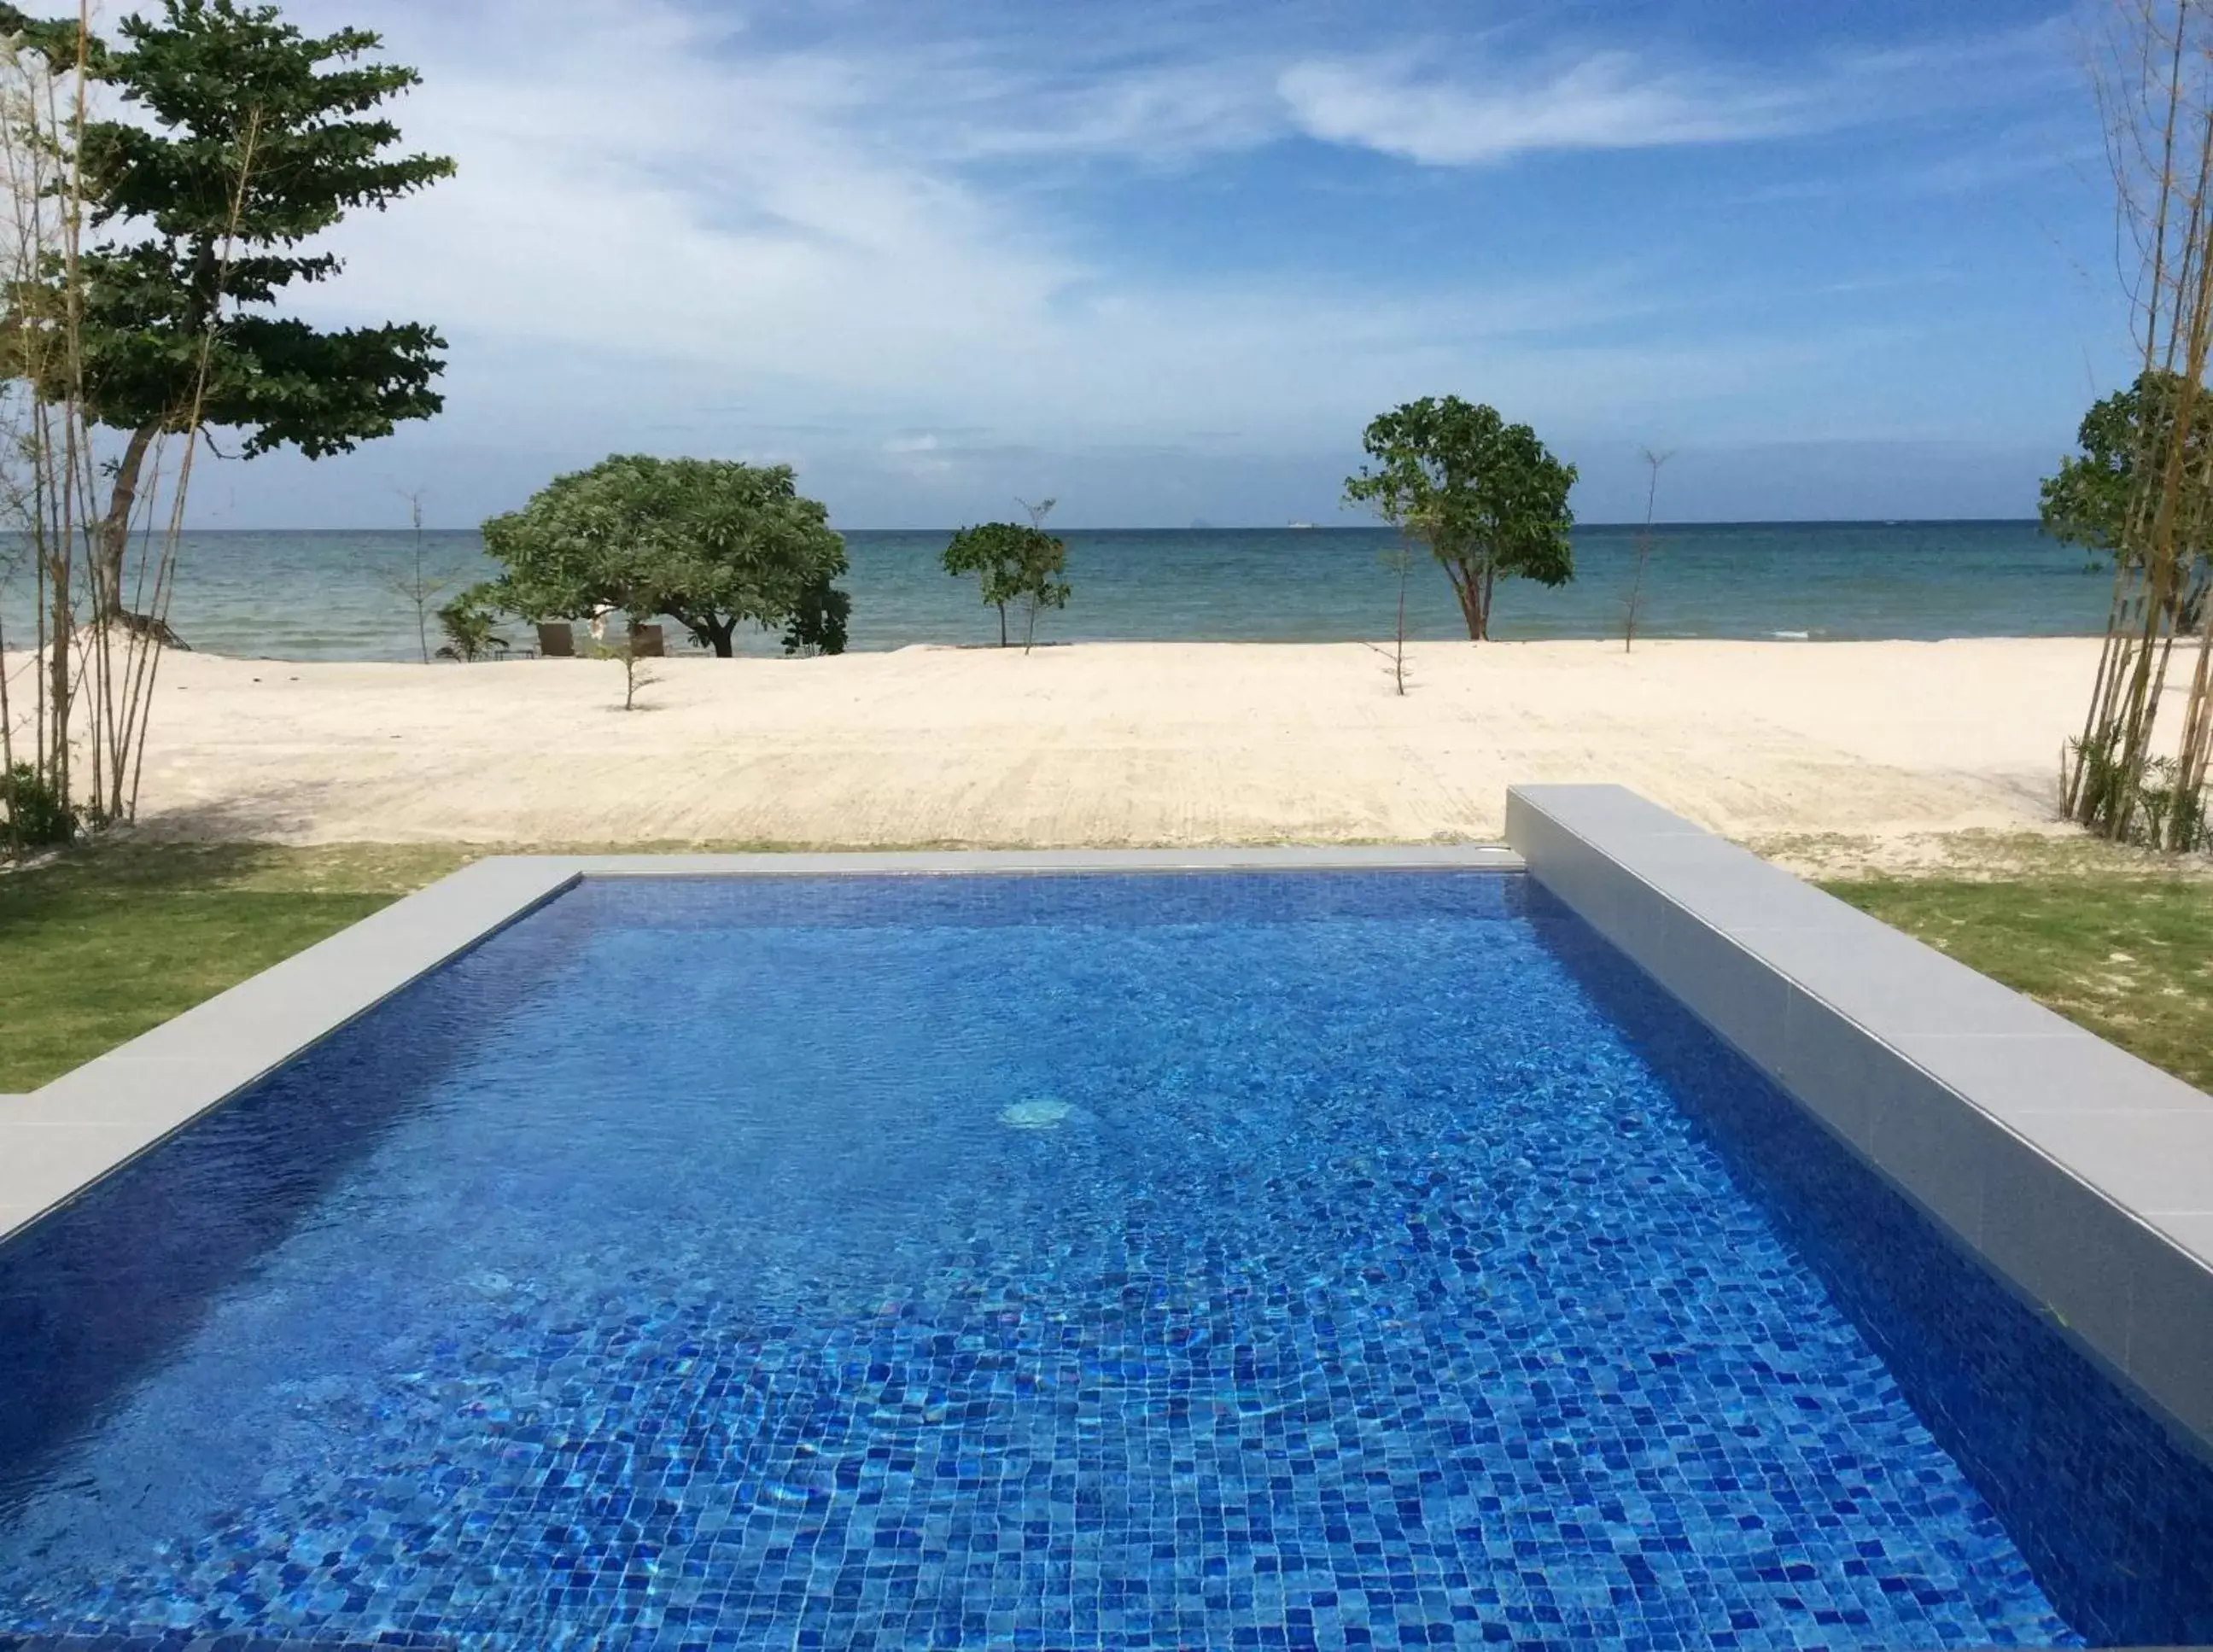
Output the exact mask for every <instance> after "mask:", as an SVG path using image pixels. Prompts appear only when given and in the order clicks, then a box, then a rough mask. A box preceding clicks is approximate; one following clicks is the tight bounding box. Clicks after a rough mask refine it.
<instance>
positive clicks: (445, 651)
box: [438, 585, 507, 661]
mask: <svg viewBox="0 0 2213 1652" xmlns="http://www.w3.org/2000/svg"><path fill="white" fill-rule="evenodd" d="M498 624H499V615H498V612H497V610H496V609H494V608H493V607H492V606H491V586H489V585H472V586H470V587H469V588H468V589H467V590H466V591H463V592H462V593H461V594H460V595H459V596H457V597H455V598H454V600H452V601H451V602H448V604H446V606H445V607H442V608H441V609H439V610H438V629H439V630H441V631H444V632H445V633H446V646H445V647H443V648H442V649H439V650H438V657H439V658H440V659H441V660H461V661H469V660H481V659H483V658H484V657H485V655H487V654H490V653H491V652H492V651H493V650H494V649H503V648H505V647H506V646H507V638H505V637H497V636H494V635H493V634H492V633H493V627H494V626H496V625H498Z"/></svg>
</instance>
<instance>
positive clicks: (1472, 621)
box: [1445, 562, 1483, 643]
mask: <svg viewBox="0 0 2213 1652" xmlns="http://www.w3.org/2000/svg"><path fill="white" fill-rule="evenodd" d="M1445 577H1446V578H1448V579H1449V580H1450V581H1452V588H1453V594H1454V596H1455V597H1457V598H1459V599H1460V619H1462V620H1463V621H1464V622H1466V625H1467V640H1468V641H1469V642H1471V643H1480V642H1481V641H1482V640H1483V594H1482V591H1481V589H1480V588H1478V586H1477V584H1476V582H1475V570H1473V569H1472V568H1470V567H1469V566H1468V565H1467V564H1466V563H1464V562H1448V563H1447V564H1445Z"/></svg>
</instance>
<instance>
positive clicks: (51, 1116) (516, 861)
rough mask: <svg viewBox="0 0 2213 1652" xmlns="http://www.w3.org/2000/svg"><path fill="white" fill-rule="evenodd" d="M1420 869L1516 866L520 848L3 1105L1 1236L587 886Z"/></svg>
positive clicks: (1106, 855) (1286, 851) (1415, 857)
mask: <svg viewBox="0 0 2213 1652" xmlns="http://www.w3.org/2000/svg"><path fill="white" fill-rule="evenodd" d="M1331 868H1338V869H1358V868H1372V869H1388V868H1397V869H1424V868H1466V869H1477V870H1486V871H1500V872H1510V871H1519V870H1520V869H1521V859H1520V857H1519V856H1515V855H1514V854H1513V853H1511V852H1510V851H1509V850H1503V849H1501V848H1499V847H1497V845H1495V844H1395V845H1382V846H1373V847H1371V846H1366V845H1345V846H1321V847H1260V848H1230V849H1121V850H915V851H905V852H896V853H881V854H880V853H850V854H759V855H516V856H491V857H488V858H486V859H485V860H481V861H477V862H475V863H472V864H471V865H468V866H466V867H464V868H463V869H461V870H460V871H458V872H456V873H454V874H453V875H451V876H450V877H447V878H444V879H442V880H441V881H439V882H437V883H435V884H433V885H431V886H430V887H429V888H427V889H424V890H421V891H419V892H418V893H415V894H412V895H409V896H407V897H406V898H405V899H401V900H399V901H396V902H394V903H393V905H390V906H387V907H386V908H385V909H384V910H383V911H380V912H377V913H375V914H374V915H373V916H371V917H366V918H363V920H362V921H361V922H360V923H358V924H354V925H353V926H352V927H351V928H350V929H347V930H342V931H340V932H339V933H338V934H337V935H334V936H331V937H330V938H329V939H328V940H326V941H323V942H319V943H318V944H316V945H314V946H313V947H310V948H308V949H307V950H305V951H304V952H302V953H299V954H296V956H294V957H291V958H289V959H287V960H284V961H283V963H280V964H277V965H276V966H274V967H272V968H270V969H267V970H265V971H263V972H261V973H260V974H259V975H256V976H254V977H253V978H252V979H250V980H247V981H245V982H242V983H241V984H239V985H237V986H235V987H233V988H231V989H230V990H229V991H227V992H223V993H221V994H219V995H217V996H216V997H213V998H210V999H209V1000H207V1001H206V1002H205V1003H201V1004H198V1005H197V1006H195V1007H194V1008H192V1009H187V1010H186V1011H185V1012H184V1013H183V1014H182V1015H178V1016H176V1017H175V1018H174V1020H171V1021H166V1022H164V1023H163V1024H162V1025H161V1026H160V1027H155V1029H154V1030H153V1031H152V1032H150V1033H146V1034H144V1035H143V1037H140V1038H136V1039H131V1042H129V1043H128V1044H125V1045H121V1046H120V1047H119V1048H118V1049H115V1050H113V1051H111V1052H108V1053H107V1054H106V1055H104V1056H101V1057H99V1058H96V1059H94V1060H92V1061H89V1062H87V1063H86V1064H84V1065H83V1066H82V1067H79V1068H76V1070H73V1071H70V1072H68V1073H64V1075H63V1076H61V1077H59V1078H58V1079H56V1080H55V1081H54V1082H52V1083H51V1084H48V1085H46V1086H44V1087H43V1088H40V1089H37V1090H34V1091H33V1092H31V1093H30V1094H28V1095H21V1096H0V1240H4V1239H6V1238H7V1237H8V1235H9V1234H13V1233H15V1231H17V1230H18V1229H20V1228H24V1227H26V1226H27V1225H28V1224H30V1223H31V1222H35V1221H36V1220H38V1218H39V1217H40V1216H43V1215H45V1214H46V1212H47V1211H49V1210H54V1209H56V1208H57V1207H58V1206H60V1205H62V1204H66V1203H68V1202H69V1201H70V1199H72V1198H76V1196H77V1195H78V1194H79V1193H81V1192H83V1191H84V1190H85V1189H86V1188H88V1187H89V1186H92V1185H93V1184H94V1183H95V1182H97V1181H99V1180H101V1178H102V1177H104V1176H106V1175H107V1174H108V1173H111V1172H113V1171H114V1170H116V1169H119V1167H122V1166H124V1165H125V1164H128V1163H129V1162H130V1161H131V1160H133V1159H135V1158H137V1156H138V1155H140V1154H142V1153H143V1152H145V1151H146V1150H147V1149H149V1148H150V1147H152V1146H154V1145H155V1143H158V1142H160V1141H162V1139H163V1138H165V1137H168V1136H169V1135H171V1134H173V1133H174V1131H178V1130H180V1129H182V1128H183V1127H184V1126H185V1125H188V1124H190V1123H191V1122H192V1120H193V1119H197V1118H198V1117H199V1116H200V1115H201V1114H202V1113H206V1112H208V1111H209V1110H210V1108H213V1107H216V1106H221V1105H222V1104H223V1102H224V1101H226V1100H229V1098H230V1097H231V1096H233V1095H235V1094H238V1092H239V1091H241V1090H242V1089H244V1088H246V1087H247V1085H249V1084H251V1083H253V1082H254V1081H255V1080H256V1079H258V1078H259V1077H261V1076H263V1075H265V1074H266V1073H268V1072H270V1071H271V1070H273V1069H275V1068H277V1067H278V1066H281V1065H282V1064H283V1063H285V1062H286V1061H288V1060H290V1059H291V1058H293V1057H294V1056H296V1055H298V1054H300V1053H301V1052H302V1051H304V1050H307V1049H308V1048H310V1047H311V1046H313V1045H315V1044H317V1043H319V1042H320V1041H321V1040H322V1039H325V1038H327V1037H328V1036H330V1034H331V1033H334V1032H336V1031H337V1030H338V1028H340V1027H344V1026H345V1025H346V1024H347V1023H348V1022H350V1021H353V1020H355V1019H356V1018H357V1017H358V1016H360V1015H364V1014H366V1013H367V1012H368V1011H369V1010H371V1009H375V1007H376V1006H377V1005H378V1004H379V1003H382V1002H383V1001H384V1000H385V999H387V998H388V997H391V996H392V995H393V994H394V993H396V992H398V991H400V990H401V989H403V988H405V986H407V985H408V984H410V983H411V982H413V981H415V980H418V979H419V978H421V977H423V976H424V975H427V974H429V973H430V972H431V971H433V970H435V969H436V968H437V967H438V966H440V965H441V964H443V963H445V962H446V961H447V960H449V959H452V958H454V957H456V956H458V955H459V954H461V953H464V952H466V951H467V950H468V949H469V948H472V947H473V946H475V945H476V944H477V943H478V942H481V941H483V940H485V938H486V937H487V936H491V935H493V934H495V933H497V931H498V930H501V929H503V928H504V927H505V926H506V925H507V924H511V923H513V922H514V921H515V919H517V918H519V917H523V916H524V915H525V914H527V913H528V912H530V911H533V910H534V909H535V908H537V907H538V906H540V905H543V904H544V903H545V902H546V901H548V900H550V899H552V898H553V897H554V896H556V895H558V894H559V893H561V892H562V891H563V890H564V889H567V888H569V887H570V886H572V885H573V884H575V883H576V882H577V881H579V880H581V879H583V878H588V877H651V878H683V877H714V878H728V877H810V876H811V877H820V876H824V875H887V874H893V875H896V874H907V875H950V874H976V873H1002V874H1017V873H1026V872H1036V873H1043V872H1133V871H1151V872H1179V871H1232V870H1253V871H1263V870H1278V871H1285V870H1319V869H1331Z"/></svg>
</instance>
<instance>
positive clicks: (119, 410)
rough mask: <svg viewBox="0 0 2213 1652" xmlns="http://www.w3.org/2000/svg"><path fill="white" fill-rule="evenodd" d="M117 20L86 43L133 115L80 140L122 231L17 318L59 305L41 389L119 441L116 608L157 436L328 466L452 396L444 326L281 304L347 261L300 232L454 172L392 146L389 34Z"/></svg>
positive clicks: (188, 9)
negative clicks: (323, 461)
mask: <svg viewBox="0 0 2213 1652" xmlns="http://www.w3.org/2000/svg"><path fill="white" fill-rule="evenodd" d="M8 11H9V13H13V9H12V8H9V9H8ZM13 16H14V19H15V23H16V25H17V26H19V27H25V28H26V30H27V33H28V38H30V39H32V40H34V42H37V43H43V42H44V41H46V40H50V39H51V40H60V39H61V38H62V35H61V34H60V33H59V32H58V31H60V30H62V29H63V28H64V25H59V24H45V25H34V24H29V23H28V21H27V20H25V19H23V18H22V17H21V14H20V13H13ZM7 21H8V18H7V16H5V15H0V24H4V23H6V22H7ZM65 27H66V29H67V33H68V35H69V36H70V37H71V38H72V39H73V37H74V36H75V34H76V24H75V23H74V22H71V23H69V24H68V25H66V26H65ZM39 31H43V32H42V33H41V32H39ZM118 34H119V42H118V43H117V44H115V45H113V46H110V45H107V44H105V43H103V42H92V43H89V44H90V46H92V47H96V48H97V49H90V50H88V52H87V59H86V61H87V70H88V73H89V74H90V75H92V76H94V77H95V78H96V79H98V80H99V81H101V82H104V83H105V84H106V85H107V86H108V87H110V88H113V90H114V92H115V94H117V95H118V96H119V98H120V99H121V101H123V102H124V103H125V104H126V105H131V106H134V107H135V108H136V110H137V118H136V119H128V120H98V121H88V122H87V123H86V124H85V125H84V126H83V127H82V132H81V134H80V135H79V136H78V137H77V156H78V161H79V162H80V165H81V169H82V186H83V191H84V197H85V201H86V204H87V206H88V220H89V223H90V225H91V227H92V228H93V229H95V230H109V231H113V235H112V236H111V238H110V239H107V240H105V241H99V242H97V243H94V244H93V245H90V246H88V247H83V248H82V250H81V252H79V253H78V254H77V257H76V261H75V267H74V268H73V269H64V267H62V264H61V261H60V260H59V259H52V260H50V261H49V262H48V264H47V265H46V268H45V269H44V270H43V271H41V272H40V277H39V278H38V279H36V280H34V281H32V282H27V283H23V284H21V286H19V287H18V288H17V289H16V290H15V291H14V292H12V293H11V294H10V295H9V297H10V303H9V317H8V320H9V325H10V326H18V327H20V326H24V325H27V324H30V325H39V324H47V325H58V322H59V320H60V319H61V317H62V316H63V314H64V311H67V312H68V313H69V314H70V317H71V323H72V325H73V326H74V328H75V329H76V338H77V340H78V345H77V348H76V351H73V352H71V354H72V355H73V356H74V357H76V360H75V361H74V362H72V363H70V369H69V370H70V375H71V381H69V382H64V381H61V380H60V379H59V377H58V373H59V370H60V369H59V368H58V366H57V369H56V374H57V376H56V378H55V379H54V381H52V382H40V383H38V384H36V385H35V386H34V388H35V389H36V390H37V392H38V393H40V395H41V396H42V397H45V398H46V399H49V400H52V401H54V402H57V403H59V402H61V401H63V400H64V399H68V398H70V396H72V395H78V396H81V397H82V407H83V409H84V411H85V412H86V414H87V416H88V418H91V419H92V420H93V421H94V422H95V423H97V424H102V425H105V426H107V427H108V428H110V429H113V430H119V431H123V432H125V433H126V435H125V442H124V445H123V449H122V452H121V454H119V456H118V457H117V459H116V460H115V462H114V467H113V473H112V476H111V477H110V479H109V481H108V497H107V508H106V510H105V513H104V515H103V516H102V519H101V522H100V523H99V526H98V528H97V543H96V551H95V556H94V582H95V587H96V591H97V595H96V599H95V600H97V601H98V602H99V603H100V604H101V607H104V608H107V609H110V610H112V609H113V608H115V607H119V605H120V604H121V602H122V600H123V597H122V566H123V559H124V554H125V545H126V543H127V541H128V539H129V537H130V533H131V520H132V514H133V512H134V510H135V509H137V503H138V494H139V489H140V485H141V483H142V481H143V478H144V472H145V466H146V464H147V460H148V455H149V453H150V452H151V450H152V449H153V448H154V447H155V444H156V442H157V441H158V440H159V438H161V437H162V436H165V435H170V434H179V433H183V432H186V431H190V430H197V429H199V428H201V427H203V426H204V427H210V428H214V429H217V430H233V431H236V432H239V433H241V451H242V452H243V454H245V455H246V456H247V457H249V458H251V457H253V456H254V455H256V454H264V453H269V452H271V451H274V450H275V449H277V448H285V447H290V448H296V449H298V450H299V451H300V452H301V453H302V454H306V455H307V456H308V458H310V459H320V458H322V457H325V456H326V455H328V454H338V453H346V452H350V451H351V450H352V449H353V448H354V447H355V446H356V445H357V444H358V443H360V442H364V441H368V440H370V439H372V438H374V437H377V436H388V435H390V434H391V433H392V430H393V427H394V426H395V425H396V424H399V422H400V421H401V420H404V419H416V418H430V416H431V415H432V414H434V413H436V412H437V411H439V410H440V408H441V407H442V405H444V404H443V400H442V398H441V397H440V396H439V395H437V394H436V393H435V392H434V391H433V390H432V389H431V388H430V382H431V381H432V380H433V379H434V378H435V377H436V375H438V374H439V373H440V372H441V371H442V367H443V364H442V363H441V361H440V360H439V358H438V352H439V351H441V350H442V349H443V348H444V340H442V338H439V336H438V335H437V333H436V332H433V331H432V330H431V329H430V327H428V326H424V325H423V324H421V323H419V322H393V323H387V324H385V325H383V326H369V327H350V328H345V329H342V330H339V331H336V332H322V331H319V330H317V329H316V328H314V327H312V326H308V324H307V323H306V322H304V321H301V320H294V319H291V318H288V317H283V316H279V315H275V314H269V313H268V311H269V309H270V308H271V307H273V306H274V305H275V304H276V302H277V298H278V296H279V295H280V294H281V293H282V292H283V290H285V289H287V288H289V287H290V286H291V285H292V284H293V283H296V282H308V283H314V282H321V281H327V280H329V279H330V278H331V277H333V276H335V275H337V274H338V272H339V271H340V269H341V268H342V267H343V266H342V265H341V263H340V260H339V259H338V258H337V257H336V256H335V255H334V254H332V253H303V252H302V251H301V250H300V248H301V246H302V243H303V242H304V241H307V240H308V239H309V238H310V237H312V236H314V235H319V234H320V233H321V232H323V231H325V230H326V229H330V228H331V227H332V225H334V224H336V223H338V221H339V220H340V219H341V218H343V217H344V216H345V215H346V213H347V212H349V211H351V210H357V209H360V208H363V207H375V208H377V209H378V210H383V209H384V208H385V207H387V206H388V205H389V204H391V203H392V202H393V201H394V200H397V199H399V198H401V197H404V196H406V195H410V194H412V193H413V192H416V191H418V190H420V189H423V188H425V187H427V186H430V184H432V183H434V182H436V180H439V179H441V178H446V177H450V176H451V175H452V174H453V171H454V163H453V162H452V161H451V160H449V159H448V158H446V157H444V156H441V155H394V154H393V153H392V150H393V148H394V146H395V145H397V144H398V143H399V128H398V127H396V126H395V125H393V124H392V122H391V121H389V120H387V119H382V118H381V117H379V116H377V115H375V114H374V113H373V112H374V111H375V109H376V108H377V107H378V106H380V105H381V104H382V103H384V102H385V101H387V100H388V99H390V98H392V97H393V96H395V95H397V94H399V93H401V92H404V91H405V90H406V89H407V88H410V87H412V86H414V85H416V84H418V80H419V77H418V76H417V75H416V73H415V71H414V70H412V69H407V68H404V67H402V66H400V65H399V64H385V63H365V62H363V61H362V59H363V58H364V57H365V56H366V55H367V54H369V52H374V51H375V50H376V49H377V48H378V47H379V46H380V45H381V40H380V39H379V37H378V36H377V35H375V34H372V33H370V32H369V31H368V30H365V29H357V28H348V29H341V30H339V31H338V32H337V33H336V34H327V35H321V36H309V35H306V34H302V33H301V32H300V30H299V29H297V28H296V27H293V26H292V25H291V24H290V23H287V22H284V21H282V18H281V16H280V15H279V14H278V12H277V8H276V7H274V6H268V5H245V6H241V5H240V4H238V3H236V0H162V9H161V13H160V15H159V16H158V17H155V18H152V19H149V18H146V17H143V16H137V15H133V16H130V17H126V18H125V19H124V20H123V21H122V23H121V25H120V26H119V29H118Z"/></svg>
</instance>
